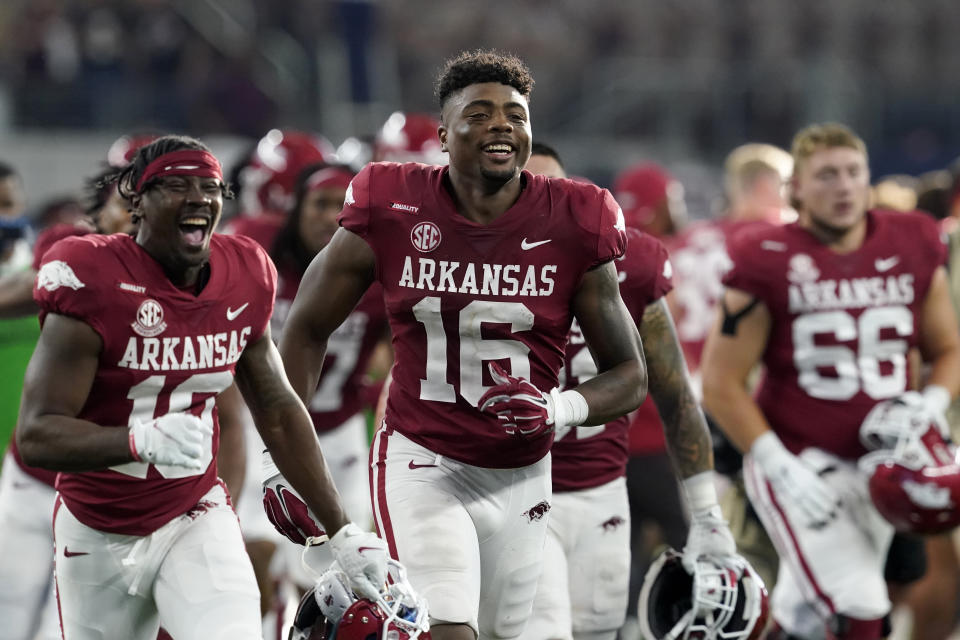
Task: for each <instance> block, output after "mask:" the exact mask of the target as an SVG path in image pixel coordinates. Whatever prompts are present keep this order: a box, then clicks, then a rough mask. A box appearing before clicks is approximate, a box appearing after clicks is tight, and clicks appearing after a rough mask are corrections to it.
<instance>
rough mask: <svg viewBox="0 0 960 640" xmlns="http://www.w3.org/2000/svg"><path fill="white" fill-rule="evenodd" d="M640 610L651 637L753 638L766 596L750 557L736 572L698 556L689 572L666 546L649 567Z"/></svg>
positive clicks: (686, 639)
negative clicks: (739, 571) (739, 570)
mask: <svg viewBox="0 0 960 640" xmlns="http://www.w3.org/2000/svg"><path fill="white" fill-rule="evenodd" d="M639 612H640V628H641V630H642V631H643V635H644V637H646V638H649V639H650V640H677V639H678V638H679V639H682V640H756V639H757V638H759V637H760V634H761V633H763V629H764V626H765V625H766V623H767V615H768V613H769V598H768V597H767V589H766V587H764V585H763V580H761V579H760V576H758V575H757V574H756V573H755V572H754V570H753V567H751V566H750V565H749V564H748V563H745V564H744V567H743V574H742V575H740V576H739V577H738V576H737V572H736V571H735V570H734V569H732V568H729V567H723V566H720V565H719V564H716V563H714V562H712V561H710V560H700V561H698V562H697V569H696V571H695V573H694V575H692V576H691V575H690V574H689V573H687V570H686V569H684V568H683V555H682V554H680V553H678V552H677V551H675V550H673V549H667V550H666V551H664V552H663V553H661V554H660V556H659V557H657V559H656V560H655V561H654V562H653V564H652V565H651V566H650V569H648V570H647V575H646V576H645V577H644V579H643V588H642V589H641V591H640V605H639Z"/></svg>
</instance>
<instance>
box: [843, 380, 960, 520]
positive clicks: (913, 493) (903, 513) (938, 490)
mask: <svg viewBox="0 0 960 640" xmlns="http://www.w3.org/2000/svg"><path fill="white" fill-rule="evenodd" d="M898 400H899V399H898ZM904 405H905V403H903V402H898V401H894V402H890V403H881V405H878V407H876V408H875V409H874V410H872V411H871V412H870V413H869V414H868V415H867V418H866V420H864V423H863V426H861V428H860V437H861V439H862V440H863V441H864V444H866V445H868V446H870V445H871V444H873V443H877V442H885V443H886V444H888V445H890V444H892V447H891V448H884V449H880V450H878V451H873V452H871V453H868V454H866V455H865V456H863V457H862V458H861V459H860V467H861V468H862V469H864V470H865V471H866V472H867V473H868V474H869V476H870V482H869V487H870V498H871V500H872V501H873V505H874V506H875V507H876V508H877V511H879V512H880V514H881V515H882V516H883V517H884V518H886V519H887V520H888V521H889V522H890V523H891V524H892V525H893V526H894V527H895V528H896V529H897V531H902V532H909V533H917V534H937V533H943V532H945V531H949V530H950V529H953V528H954V527H956V526H957V525H958V524H960V508H958V505H960V465H958V460H957V447H956V445H954V444H953V443H952V442H950V441H949V440H946V439H945V438H944V437H943V435H942V434H941V428H940V427H939V426H938V424H937V422H936V420H935V418H934V417H932V416H930V417H929V418H928V419H925V420H922V421H921V420H918V419H917V415H913V416H912V420H911V423H910V424H908V425H905V428H904V429H903V430H902V432H901V433H900V434H899V435H898V436H897V437H896V438H891V435H890V431H891V430H890V428H888V427H886V428H885V426H884V425H885V418H887V417H890V416H896V415H898V414H899V413H903V412H905V411H908V410H909V403H906V405H907V406H904ZM919 415H923V414H919ZM878 434H881V435H882V436H885V438H883V439H881V437H880V435H878Z"/></svg>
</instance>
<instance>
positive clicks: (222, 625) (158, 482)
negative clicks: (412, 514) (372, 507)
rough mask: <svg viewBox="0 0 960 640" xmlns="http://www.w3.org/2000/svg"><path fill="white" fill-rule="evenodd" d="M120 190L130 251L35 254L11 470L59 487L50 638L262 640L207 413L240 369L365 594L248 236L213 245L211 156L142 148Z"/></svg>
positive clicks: (282, 457) (184, 143) (282, 456)
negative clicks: (33, 343)
mask: <svg viewBox="0 0 960 640" xmlns="http://www.w3.org/2000/svg"><path fill="white" fill-rule="evenodd" d="M119 189H120V194H121V195H123V196H124V197H125V198H127V199H128V200H129V201H130V202H131V204H132V207H133V215H134V217H135V218H136V219H137V220H138V223H137V234H136V236H135V237H131V236H128V235H124V234H115V235H111V236H102V235H93V234H92V235H88V236H84V237H79V238H67V239H65V240H62V241H60V242H59V243H57V244H56V245H55V246H54V247H53V248H52V249H51V250H50V251H48V252H47V253H46V254H45V256H44V258H43V263H42V264H41V265H40V270H39V272H38V274H37V285H36V289H35V295H36V298H37V301H38V303H39V305H40V308H41V312H40V319H41V323H42V326H43V328H42V331H41V335H40V340H39V343H38V345H37V348H36V351H35V352H34V355H33V357H32V359H31V361H30V364H29V366H28V368H27V374H26V379H25V383H24V390H23V400H22V405H21V414H20V422H19V424H18V434H17V445H18V449H19V451H20V454H21V456H22V458H23V460H24V462H25V463H27V464H28V465H31V466H36V467H40V468H44V469H49V470H53V471H60V472H69V473H61V475H60V476H59V478H58V487H57V489H58V494H57V501H56V505H55V508H54V518H53V519H54V524H53V529H54V539H55V541H56V551H55V553H56V556H55V562H56V573H55V579H56V588H57V595H58V604H59V610H60V619H61V625H62V628H63V635H64V636H65V637H68V638H91V639H92V638H137V639H142V640H148V639H149V640H152V639H153V638H155V637H156V634H157V630H158V628H159V626H160V625H161V624H162V625H163V626H164V627H165V628H166V629H167V630H168V631H169V632H170V634H171V635H172V636H173V637H175V638H178V640H183V639H186V640H189V639H190V638H195V639H198V640H199V639H201V638H211V637H223V635H224V634H225V633H226V634H228V635H229V636H230V637H231V638H251V639H253V638H260V637H261V630H260V619H259V616H258V615H257V612H258V609H259V607H258V594H257V587H256V582H255V581H254V576H253V571H252V570H251V568H250V561H249V559H248V558H247V556H246V554H245V553H244V550H243V545H242V543H241V538H240V529H239V525H238V523H237V518H236V516H235V515H234V513H233V511H232V509H231V508H230V504H229V499H228V496H227V493H226V491H225V490H224V488H223V486H222V483H221V482H220V481H218V479H217V465H216V462H215V459H214V456H215V455H216V454H217V451H218V445H219V441H218V421H217V413H216V411H215V410H214V402H215V399H216V396H217V395H218V394H219V393H221V392H222V391H224V390H225V389H226V388H227V387H229V386H230V385H231V383H232V382H233V378H234V374H236V377H237V382H238V386H239V387H240V389H241V390H242V392H243V395H244V398H245V400H246V401H247V404H248V406H249V407H250V409H251V412H252V413H253V415H254V418H255V419H256V421H257V424H258V427H259V428H260V433H261V435H262V436H263V440H264V442H266V444H267V446H269V447H270V448H271V450H272V451H273V456H274V460H275V461H276V463H277V465H278V466H279V467H280V468H281V469H283V471H284V473H285V475H286V477H287V478H289V479H290V484H291V485H293V487H295V488H296V490H298V491H299V493H300V494H301V495H303V496H304V497H305V499H306V502H307V504H308V505H309V506H310V508H311V509H312V510H313V512H314V513H316V514H318V516H319V519H320V521H321V522H322V523H323V524H324V525H325V526H326V528H327V530H328V531H330V532H331V534H333V535H332V536H331V539H330V543H331V547H332V549H333V552H334V556H335V557H336V558H337V560H338V561H339V562H340V565H341V566H342V567H343V569H344V570H345V573H346V574H347V576H348V577H349V580H350V582H351V585H352V586H353V588H354V589H356V590H357V591H358V592H360V593H361V594H363V593H368V594H371V596H375V595H376V594H377V593H379V590H380V585H381V584H382V583H383V581H384V580H385V578H386V548H385V545H384V544H383V542H382V541H381V540H380V539H379V538H377V537H376V536H375V535H374V534H370V533H364V532H363V531H361V530H360V529H359V528H358V527H357V526H356V525H353V524H351V523H349V521H348V519H347V517H346V514H345V513H344V511H343V508H342V506H341V503H340V500H339V496H338V495H337V492H336V489H335V488H334V486H333V484H332V482H331V481H330V478H329V474H328V472H327V469H326V465H325V463H324V461H323V457H322V454H321V453H320V449H319V446H318V445H317V443H316V437H315V434H314V431H313V427H312V425H311V423H310V418H309V414H308V413H307V412H306V410H305V408H304V407H303V404H302V403H301V402H300V401H299V400H298V399H297V398H296V396H295V395H294V394H293V392H292V390H291V389H290V386H289V385H288V384H287V382H286V378H285V376H284V375H283V370H282V366H281V363H280V359H279V357H278V356H277V353H276V348H275V347H274V345H273V342H272V341H271V340H270V329H269V317H270V313H271V311H272V309H273V299H274V293H275V282H276V271H275V269H274V267H273V266H272V263H271V262H270V259H269V257H268V256H267V255H266V253H265V252H264V251H262V250H261V249H260V248H259V247H258V246H257V245H256V244H255V243H254V242H253V241H252V240H249V239H245V238H238V237H227V236H220V235H216V234H214V233H213V231H214V228H215V227H216V224H217V221H218V219H219V216H220V212H221V206H222V201H223V197H224V195H225V194H229V190H228V188H227V186H226V185H225V184H224V183H223V179H222V173H221V169H220V163H219V161H218V160H217V159H216V157H215V156H213V154H211V153H210V152H209V150H208V149H207V148H206V147H205V146H204V145H203V144H202V143H200V142H199V141H197V140H194V139H192V138H185V137H180V136H164V137H161V138H159V139H157V140H156V141H154V142H152V143H150V144H148V145H146V146H144V147H142V148H141V149H139V150H138V151H137V153H136V154H135V156H134V158H133V161H132V162H131V164H130V165H129V166H128V167H127V168H125V169H123V170H122V171H121V172H120V174H119ZM106 274H109V275H106Z"/></svg>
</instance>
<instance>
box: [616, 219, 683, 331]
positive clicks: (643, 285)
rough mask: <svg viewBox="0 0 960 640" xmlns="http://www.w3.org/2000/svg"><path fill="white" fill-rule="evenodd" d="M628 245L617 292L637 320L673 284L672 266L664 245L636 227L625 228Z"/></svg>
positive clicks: (667, 291)
mask: <svg viewBox="0 0 960 640" xmlns="http://www.w3.org/2000/svg"><path fill="white" fill-rule="evenodd" d="M627 240H628V242H629V249H628V250H627V254H626V257H625V258H624V262H623V263H622V265H618V267H617V269H618V271H621V274H620V295H621V296H622V297H623V301H624V303H625V304H626V305H627V309H628V310H629V311H630V315H631V316H632V317H633V319H634V321H635V322H636V323H637V324H639V323H640V321H641V320H642V318H643V314H644V312H645V311H646V309H647V307H648V306H649V305H650V304H652V303H654V302H656V301H657V300H659V299H660V298H662V297H663V296H665V295H667V293H669V291H670V290H671V289H672V288H673V279H672V278H673V268H672V267H671V265H670V258H669V255H668V254H667V249H666V247H664V246H663V243H661V242H660V241H659V240H657V239H656V238H654V237H653V236H651V235H648V234H645V233H643V232H642V231H639V230H638V229H627Z"/></svg>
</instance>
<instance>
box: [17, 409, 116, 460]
mask: <svg viewBox="0 0 960 640" xmlns="http://www.w3.org/2000/svg"><path fill="white" fill-rule="evenodd" d="M17 449H18V450H19V452H20V455H21V457H22V458H23V461H24V463H25V464H27V465H28V466H31V467H38V468H41V469H50V470H51V471H69V472H77V471H96V470H99V469H106V468H107V467H112V466H115V465H118V464H125V463H127V462H132V461H133V454H132V453H131V452H130V433H129V430H128V429H127V428H126V427H101V426H100V425H98V424H94V423H93V422H88V421H86V420H80V419H78V418H69V417H66V416H60V415H52V414H46V415H37V416H30V415H29V414H27V413H25V414H24V416H23V417H22V418H21V420H20V423H19V424H18V425H17Z"/></svg>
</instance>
